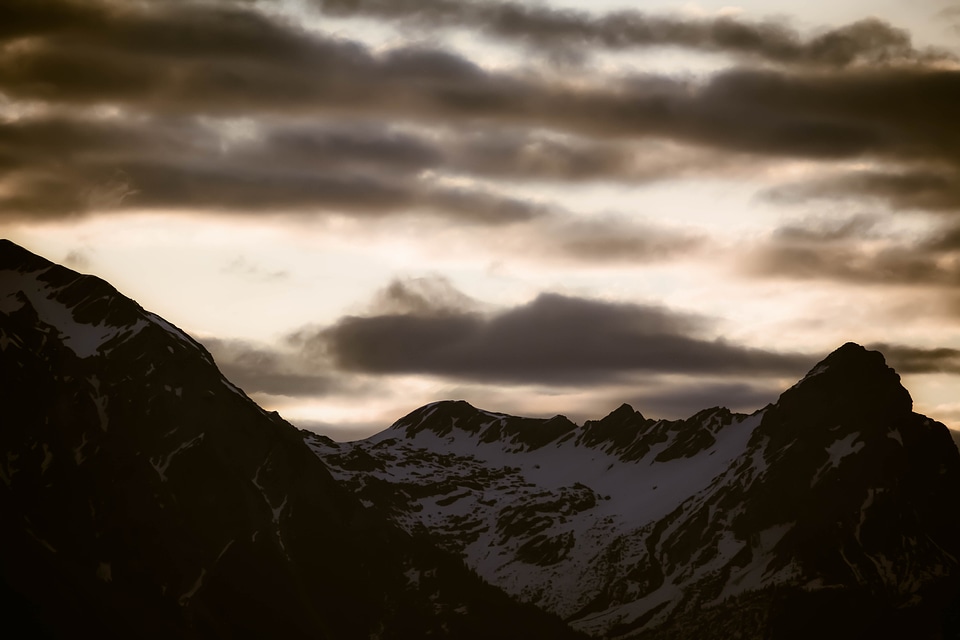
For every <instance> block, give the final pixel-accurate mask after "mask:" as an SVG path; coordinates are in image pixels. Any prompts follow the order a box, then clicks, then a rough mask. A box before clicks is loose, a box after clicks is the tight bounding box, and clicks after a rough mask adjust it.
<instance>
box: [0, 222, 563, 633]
mask: <svg viewBox="0 0 960 640" xmlns="http://www.w3.org/2000/svg"><path fill="white" fill-rule="evenodd" d="M0 380H2V384H0V612H2V614H3V623H2V624H3V628H4V637H10V638H26V637H57V638H60V637H62V638H75V637H107V638H113V637H116V638H209V637H216V638H333V639H342V638H357V639H360V638H374V637H376V638H385V639H386V638H397V639H406V638H422V637H446V638H478V639H479V638H494V637H496V638H500V637H512V638H531V637H540V638H550V639H552V638H565V637H570V636H572V633H571V632H570V631H569V629H568V628H567V627H566V626H565V625H563V624H562V623H561V622H560V621H559V620H558V619H556V618H554V617H552V616H548V615H546V614H543V613H542V612H540V611H538V610H536V609H535V608H533V607H524V606H522V605H518V604H516V603H515V602H514V601H513V600H511V599H510V598H508V597H507V596H506V595H504V594H503V593H502V592H500V591H498V590H496V589H494V588H492V587H490V586H489V585H486V584H484V583H483V582H482V581H480V580H479V579H478V578H476V576H475V575H473V574H472V573H470V572H469V571H468V570H466V569H465V568H464V567H463V565H462V563H461V562H460V561H459V560H458V559H456V558H454V557H451V556H450V555H448V554H446V553H442V552H440V551H438V550H437V549H436V548H434V547H433V546H432V545H429V544H424V543H423V542H422V541H420V540H417V539H414V538H412V537H411V536H409V535H407V534H406V533H404V532H403V531H401V530H400V529H398V528H397V527H396V526H395V525H394V524H392V523H391V522H389V521H388V520H387V519H385V518H383V517H380V516H378V515H377V514H376V513H374V512H372V511H371V510H369V509H365V508H364V507H363V506H362V505H361V503H360V502H359V501H358V500H357V499H356V498H355V497H354V496H352V495H351V494H350V493H349V492H348V491H346V490H344V488H343V487H341V486H340V485H339V484H338V483H337V481H335V480H334V479H333V478H332V477H331V475H330V474H329V473H328V471H327V469H326V468H325V467H324V465H323V463H322V462H321V461H320V459H319V458H317V456H315V455H313V454H312V453H311V452H310V450H309V449H308V448H307V446H306V445H305V444H304V442H303V438H302V436H301V434H300V433H299V432H298V431H297V430H296V429H295V428H294V427H292V426H291V425H289V424H287V423H286V422H284V421H283V420H282V419H281V418H280V417H279V416H278V415H277V414H275V413H268V412H265V411H263V410H262V409H261V408H260V407H258V406H257V405H256V404H254V403H253V402H252V401H251V400H250V399H249V398H247V397H246V395H244V393H243V392H242V391H240V390H239V389H237V388H236V387H235V386H234V385H232V384H231V383H230V382H229V381H227V380H226V379H225V378H224V377H223V376H222V375H221V374H220V372H219V371H218V370H217V368H216V366H215V365H214V362H213V359H212V358H211V356H210V354H209V353H208V352H207V351H206V350H205V349H204V348H203V347H202V346H201V345H200V344H199V343H197V342H196V341H194V340H193V339H191V338H190V337H189V336H188V335H186V334H185V333H184V332H182V331H180V330H179V329H177V328H176V327H174V326H172V325H171V324H169V323H167V322H166V321H164V320H163V319H161V318H159V317H158V316H156V315H155V314H152V313H150V312H148V311H146V310H144V309H142V308H141V307H140V306H139V305H137V304H136V303H135V302H133V301H132V300H130V299H127V298H125V297H123V296H122V295H120V294H119V293H118V292H117V291H116V290H115V289H114V288H113V287H111V286H110V285H109V284H107V283H106V282H104V281H102V280H100V279H98V278H95V277H92V276H83V275H80V274H78V273H75V272H73V271H70V270H69V269H65V268H63V267H60V266H57V265H54V264H52V263H50V262H48V261H47V260H44V259H43V258H40V257H37V256H35V255H33V254H31V253H29V252H28V251H26V250H24V249H22V248H20V247H18V246H17V245H15V244H13V243H11V242H8V241H6V240H0Z"/></svg>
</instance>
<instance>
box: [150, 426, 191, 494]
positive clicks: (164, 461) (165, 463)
mask: <svg viewBox="0 0 960 640" xmlns="http://www.w3.org/2000/svg"><path fill="white" fill-rule="evenodd" d="M203 435H204V434H202V433H201V434H200V435H198V436H197V437H195V438H192V439H191V440H188V441H187V442H184V443H183V444H181V445H180V446H179V447H177V448H176V449H174V450H173V451H171V452H170V453H169V454H168V455H167V457H166V458H160V457H156V458H150V464H151V465H152V466H153V468H154V469H155V470H156V472H157V475H159V476H160V479H161V480H163V481H164V482H166V481H167V469H168V468H170V463H171V462H173V458H174V457H175V456H176V455H177V454H179V453H181V452H183V451H185V450H187V449H189V448H190V447H193V446H195V445H196V444H197V443H198V442H201V441H203Z"/></svg>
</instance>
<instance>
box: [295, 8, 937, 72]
mask: <svg viewBox="0 0 960 640" xmlns="http://www.w3.org/2000/svg"><path fill="white" fill-rule="evenodd" d="M314 5H315V6H317V7H318V8H319V9H320V10H322V11H323V12H325V13H327V14H329V15H332V16H360V17H368V18H376V19H388V20H400V21H403V22H404V23H406V24H407V25H413V26H419V27H422V28H430V29H435V28H440V27H459V28H469V29H478V30H480V31H482V32H483V33H485V34H487V35H490V36H494V37H496V38H499V39H501V40H506V41H513V42H518V43H521V44H523V45H525V46H527V47H531V48H536V49H544V50H546V51H548V52H550V53H552V54H554V55H557V54H559V53H561V52H563V53H566V54H567V56H569V55H571V53H579V52H582V51H583V50H586V49H601V50H614V51H616V50H622V49H630V48H646V47H664V46H672V47H682V48H686V49H693V50H700V51H707V52H715V53H724V54H729V55H735V56H745V57H751V58H756V59H761V60H766V61H769V62H775V63H780V64H792V65H810V66H827V67H843V66H846V65H850V64H857V63H861V64H886V63H892V62H900V63H903V62H916V61H924V62H926V61H930V60H952V59H953V58H952V57H951V56H950V54H949V53H947V52H944V51H940V50H934V49H925V50H918V49H916V48H914V47H913V45H912V43H911V40H910V35H909V34H908V33H907V32H906V31H904V30H903V29H897V28H895V27H893V26H892V25H890V24H888V23H886V22H883V21H881V20H877V19H875V18H868V19H866V20H860V21H858V22H854V23H851V24H848V25H845V26H843V27H840V28H836V29H830V30H823V31H822V32H821V33H819V34H816V35H813V36H810V37H807V38H803V37H801V36H800V34H798V33H797V31H796V30H794V29H792V28H791V27H790V26H789V24H787V23H784V22H782V21H775V20H767V21H765V22H749V21H745V20H741V19H738V18H734V17H731V16H719V17H712V18H691V17H674V16H668V15H651V14H646V13H642V12H639V11H632V10H626V11H615V12H611V13H606V14H599V15H597V14H591V13H588V12H585V11H573V10H569V9H553V8H550V7H547V6H542V5H539V6H538V5H532V6H531V5H529V4H521V3H517V2H462V1H457V0H314Z"/></svg>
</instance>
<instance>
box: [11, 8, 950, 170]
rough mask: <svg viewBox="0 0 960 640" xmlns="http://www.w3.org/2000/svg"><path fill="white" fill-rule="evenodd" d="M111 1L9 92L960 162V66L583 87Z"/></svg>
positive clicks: (213, 14) (49, 44) (207, 11)
mask: <svg viewBox="0 0 960 640" xmlns="http://www.w3.org/2000/svg"><path fill="white" fill-rule="evenodd" d="M103 6H109V7H110V10H109V11H108V13H109V16H110V17H109V19H104V20H102V21H100V22H97V21H87V22H83V21H81V22H80V23H78V24H80V25H81V26H79V27H76V28H66V27H64V29H65V30H64V31H63V32H62V33H61V32H57V34H56V37H54V36H53V35H50V34H45V33H43V32H42V31H41V32H40V34H39V35H38V36H37V37H36V38H34V39H31V40H30V41H29V46H27V45H25V44H20V43H19V41H14V42H12V43H11V44H9V45H8V46H7V47H5V48H4V50H3V52H2V54H0V90H2V91H3V92H4V93H5V94H7V95H8V96H10V97H14V98H17V97H21V98H29V99H39V100H47V101H50V102H53V103H70V104H118V105H127V106H128V107H130V108H137V109H148V110H152V111H156V112H166V113H207V114H219V115H222V116H228V115H237V116H240V115H244V114H253V113H263V114H266V113H275V114H286V115H296V114H301V115H319V114H323V115H325V116H327V117H338V116H343V115H344V114H350V115H351V116H359V115H367V116H369V117H380V116H383V115H389V117H390V118H391V119H392V120H393V121H399V120H409V121H418V122H421V123H429V124H430V125H431V126H435V125H437V124H442V123H448V124H449V125H451V126H463V125H464V124H472V125H482V124H487V125H493V124H496V125H497V126H513V127H534V126H535V127H537V128H546V129H552V130H554V131H558V132H566V133H576V134H580V135H586V136H596V137H601V138H607V139H617V140H624V139H631V138H633V139H639V138H644V137H654V138H663V139H674V140H677V141H681V142H684V143H687V144H693V145H701V146H706V147H711V148H717V149H723V150H726V151H735V152H742V153H754V154H764V155H780V156H788V157H806V158H823V159H829V158H850V157H858V156H862V155H864V154H873V155H877V156H880V157H888V156H889V157H894V156H903V157H907V158H939V159H946V160H948V161H950V162H954V163H955V162H956V161H957V158H958V154H960V152H958V148H960V144H958V142H960V140H958V135H960V134H957V133H951V132H954V131H955V129H956V128H955V127H953V120H954V111H955V105H956V104H957V102H958V99H960V72H957V71H952V70H932V69H928V68H926V67H906V68H902V67H892V68H879V69H874V68H859V67H857V68H851V69H849V70H846V71H843V72H832V73H822V72H797V73H794V72H791V73H784V72H777V71H758V70H746V69H739V70H732V71H728V72H724V73H720V74H718V75H716V76H714V77H713V78H711V79H709V80H707V81H706V82H700V81H696V80H689V79H678V78H672V77H665V76H638V77H634V78H627V79H617V78H604V79H603V81H595V82H592V83H580V84H574V83H564V82H559V81H557V80H556V79H551V78H549V77H545V76H539V75H536V74H532V73H520V72H516V73H507V72H492V71H485V70H483V69H481V68H480V67H478V66H476V65H474V64H473V63H472V62H470V61H469V60H466V59H465V58H463V57H461V56H458V55H456V54H453V53H450V52H447V51H443V50H440V49H426V48H422V47H420V48H411V47H401V48H395V49H391V50H386V51H383V52H380V53H374V52H372V51H370V50H369V49H367V48H365V47H363V46H361V45H358V44H356V43H352V42H348V41H345V40H339V39H335V38H331V37H328V36H323V35H321V34H318V33H313V32H307V31H305V30H303V29H301V28H299V27H297V26H296V25H293V24H290V23H289V22H285V21H283V20H281V19H279V18H271V17H268V16H267V15H266V14H260V13H257V12H256V11H255V10H253V9H251V8H249V7H247V8H244V7H241V6H240V5H231V6H229V7H224V6H220V5H212V4H208V3H205V4H194V3H190V4H185V3H173V4H163V5H160V4H152V3H148V4H136V5H130V6H129V7H128V8H126V9H117V8H116V7H115V6H114V5H103ZM124 6H125V7H126V5H124ZM101 10H102V11H106V9H101ZM83 25H86V26H83ZM181 26H183V27H184V29H183V30H181V29H180V27H181ZM853 31H855V32H856V31H857V29H853ZM865 31H866V32H870V29H865ZM827 39H828V40H829V38H827ZM866 39H867V40H870V38H869V37H868V38H866ZM840 40H843V39H842V38H841V39H840ZM880 40H881V41H882V38H880ZM827 48H828V49H829V47H827ZM614 160H615V159H614Z"/></svg>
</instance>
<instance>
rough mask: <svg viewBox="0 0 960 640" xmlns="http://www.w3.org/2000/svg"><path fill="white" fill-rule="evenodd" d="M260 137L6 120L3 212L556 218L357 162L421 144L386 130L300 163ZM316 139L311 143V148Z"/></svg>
mask: <svg viewBox="0 0 960 640" xmlns="http://www.w3.org/2000/svg"><path fill="white" fill-rule="evenodd" d="M257 133H258V132H257V131H256V130H254V131H252V132H251V136H252V138H253V139H252V140H249V141H245V142H244V141H242V140H241V142H232V141H231V140H230V139H229V136H228V135H226V134H221V133H220V132H218V131H217V130H216V127H215V126H212V125H201V124H200V123H198V122H197V121H195V120H191V119H172V120H171V119H164V120H157V119H149V118H148V119H143V120H139V121H136V120H135V121H132V122H129V121H122V120H116V119H110V120H106V121H93V122H85V121H82V120H77V119H70V118H48V119H41V120H21V121H15V122H9V123H4V124H0V159H6V162H5V164H6V165H7V167H8V170H7V172H6V174H5V175H3V176H0V184H2V185H3V187H4V189H3V195H2V196H0V204H2V205H3V207H2V210H3V213H0V217H7V218H19V217H24V216H28V217H30V218H37V217H41V216H45V217H50V218H57V217H65V216H71V215H78V214H83V213H86V212H90V211H95V212H109V211H116V210H119V209H133V208H162V209H167V210H171V209H177V208H187V209H191V210H197V209H206V210H212V211H226V212H229V213H250V212H254V213H273V212H277V213H286V212H309V213H327V212H336V213H352V214H357V215H386V214H393V213H403V212H406V211H408V210H411V209H415V210H418V211H424V212H427V213H431V214H434V215H440V216H447V217H451V218H454V219H457V220H460V221H463V222H475V223H487V224H501V223H508V222H516V221H520V220H528V219H531V218H534V217H537V216H542V215H546V214H548V213H549V208H548V207H547V206H546V205H543V204H540V203H538V202H536V201H533V200H527V199H523V198H517V197H508V196H503V195H500V194H497V193H496V192H492V191H490V190H488V189H485V188H482V187H462V186H460V187H455V186H445V185H443V184H440V183H436V182H434V183H431V182H430V181H426V180H420V179H418V178H417V177H416V176H415V175H413V176H411V175H410V171H409V170H406V171H405V170H404V169H403V167H401V168H400V170H398V171H396V170H393V169H395V168H396V167H392V166H391V167H389V168H390V169H391V170H390V171H376V170H371V167H370V166H362V165H363V163H362V162H361V159H362V158H366V159H370V160H371V162H372V161H373V160H372V158H374V157H377V158H378V160H377V161H378V162H380V163H381V164H389V163H390V162H391V160H397V159H398V156H399V155H402V153H403V148H404V144H405V145H406V147H405V148H406V149H410V148H413V147H414V146H415V145H414V144H412V143H410V141H409V140H407V141H404V144H401V143H399V142H398V141H397V140H395V139H392V138H391V137H390V134H389V133H387V134H386V141H385V142H383V141H382V144H377V139H376V138H375V137H374V136H370V135H368V136H367V137H366V139H362V138H361V139H352V140H351V139H350V138H349V136H346V135H340V136H339V137H337V136H334V135H331V136H330V137H331V138H332V139H331V140H328V142H330V145H329V148H328V149H327V150H326V153H324V154H319V155H320V157H318V158H317V159H316V162H314V163H309V162H303V161H302V160H303V158H302V154H303V153H304V151H303V148H302V147H301V148H298V149H295V150H294V151H289V147H290V146H291V145H290V144H289V143H286V146H285V143H284V140H285V136H289V131H283V130H280V133H278V134H277V135H276V137H277V138H279V139H280V142H279V143H278V144H276V145H274V144H273V143H274V137H273V136H270V135H268V136H266V137H265V138H262V137H259V136H258V135H257ZM314 141H315V140H314ZM309 144H310V140H309V139H308V140H307V142H305V143H304V146H309ZM391 145H392V147H391ZM384 147H388V148H392V149H393V151H394V157H393V158H392V159H391V158H390V157H389V153H386V154H383V153H381V152H382V151H383V150H384ZM351 151H352V155H351ZM288 152H289V153H288ZM385 155H386V156H387V157H386V159H385V158H384V156H385ZM344 156H346V157H344ZM358 156H360V157H359V158H358ZM321 160H323V162H321Z"/></svg>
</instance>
